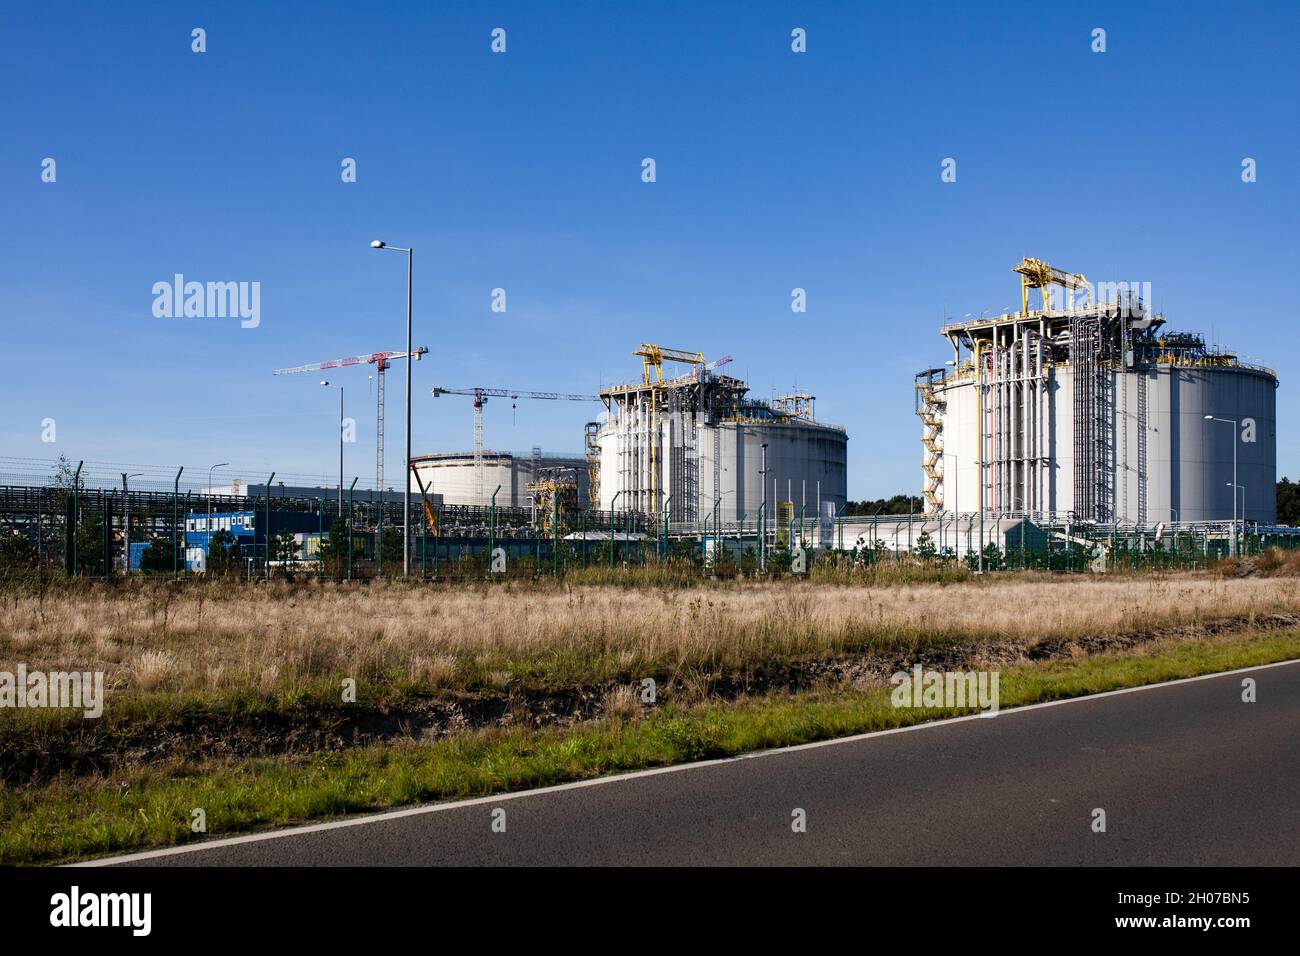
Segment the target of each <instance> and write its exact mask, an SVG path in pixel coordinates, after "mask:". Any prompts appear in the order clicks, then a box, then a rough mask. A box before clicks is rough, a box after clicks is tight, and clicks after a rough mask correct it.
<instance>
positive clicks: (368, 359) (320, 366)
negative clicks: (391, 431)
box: [271, 345, 429, 553]
mask: <svg viewBox="0 0 1300 956" xmlns="http://www.w3.org/2000/svg"><path fill="white" fill-rule="evenodd" d="M428 351H429V350H428V349H427V348H425V347H424V346H423V345H421V346H420V347H419V348H417V349H413V350H411V351H410V352H371V353H370V354H369V355H350V356H348V357H347V358H341V359H330V360H329V361H326V362H312V363H311V364H309V365H295V366H294V367H293V368H277V369H276V370H275V371H274V372H272V373H271V374H272V375H294V374H296V373H298V372H323V371H325V370H326V369H331V368H347V367H348V366H350V365H373V366H375V370H376V371H377V372H378V373H379V374H378V376H377V378H376V386H375V392H376V396H377V397H376V405H377V408H378V411H377V412H376V413H375V487H376V488H377V489H378V490H379V500H380V501H381V502H382V501H383V500H384V373H385V372H386V371H388V366H390V365H392V364H393V363H394V362H397V361H400V360H401V359H410V360H413V361H416V362H418V361H419V360H420V359H421V358H422V357H423V356H424V355H426V354H427V353H428ZM383 513H384V512H383V509H382V508H380V510H379V514H380V520H379V521H377V522H376V530H375V533H376V534H378V533H379V528H378V526H379V525H380V524H382V523H383V517H382V516H383ZM376 553H378V552H376Z"/></svg>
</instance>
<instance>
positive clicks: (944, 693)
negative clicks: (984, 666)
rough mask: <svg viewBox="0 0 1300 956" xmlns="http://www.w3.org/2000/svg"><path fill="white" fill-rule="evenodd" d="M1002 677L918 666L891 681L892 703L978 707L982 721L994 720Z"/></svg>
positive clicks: (984, 672)
mask: <svg viewBox="0 0 1300 956" xmlns="http://www.w3.org/2000/svg"><path fill="white" fill-rule="evenodd" d="M999 677H1000V672H999V671H964V672H963V671H926V670H922V668H921V665H920V664H917V665H916V666H915V667H913V668H912V671H911V673H908V672H907V671H898V672H897V673H895V674H894V675H893V676H892V677H890V678H889V683H890V684H892V685H893V687H894V690H893V693H891V694H890V701H891V702H892V703H893V705H894V706H895V707H936V708H954V707H975V708H978V709H979V711H980V716H981V717H994V716H996V715H997V712H998V681H999Z"/></svg>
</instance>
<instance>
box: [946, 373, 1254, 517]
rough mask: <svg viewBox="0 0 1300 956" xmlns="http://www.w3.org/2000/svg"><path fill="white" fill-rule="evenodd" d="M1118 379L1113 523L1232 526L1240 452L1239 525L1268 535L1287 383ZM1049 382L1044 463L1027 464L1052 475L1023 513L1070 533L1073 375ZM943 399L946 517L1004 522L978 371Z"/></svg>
mask: <svg viewBox="0 0 1300 956" xmlns="http://www.w3.org/2000/svg"><path fill="white" fill-rule="evenodd" d="M1107 374H1108V376H1109V378H1110V388H1111V393H1110V395H1109V400H1108V407H1105V408H1104V410H1103V415H1104V416H1105V425H1104V427H1103V428H1102V429H1101V432H1100V434H1101V439H1100V442H1101V444H1102V447H1103V451H1102V453H1101V456H1100V460H1101V461H1102V462H1103V469H1104V470H1103V474H1104V475H1107V476H1109V477H1108V479H1107V482H1108V489H1107V491H1106V492H1105V493H1104V495H1103V498H1104V500H1106V502H1107V513H1108V514H1110V515H1111V516H1112V519H1111V520H1114V521H1115V522H1117V523H1118V524H1120V525H1139V524H1143V525H1145V526H1148V527H1150V526H1152V525H1154V524H1155V523H1156V522H1159V521H1166V522H1168V521H1180V522H1187V521H1227V520H1231V519H1232V517H1233V496H1234V488H1233V450H1234V448H1233V446H1234V444H1235V446H1236V489H1237V490H1236V492H1235V494H1236V495H1237V516H1238V517H1243V516H1244V517H1245V519H1246V520H1247V521H1250V522H1258V523H1260V524H1271V523H1273V522H1275V521H1276V519H1277V502H1276V495H1275V486H1276V482H1277V396H1276V390H1277V379H1276V378H1275V377H1274V375H1273V373H1272V372H1270V371H1268V370H1267V369H1262V368H1257V367H1252V366H1248V365H1243V364H1207V365H1205V366H1191V367H1188V366H1181V365H1175V364H1153V365H1147V366H1146V367H1140V368H1136V369H1123V368H1119V369H1113V370H1111V371H1109V372H1108V373H1107ZM1045 376H1046V378H1045V388H1044V389H1043V390H1042V396H1041V398H1040V401H1041V402H1042V411H1041V416H1039V417H1038V418H1035V417H1033V416H1030V418H1029V420H1030V422H1031V423H1032V426H1033V427H1035V428H1041V429H1042V442H1041V444H1040V447H1041V448H1043V450H1044V452H1045V455H1044V458H1043V459H1042V461H1041V462H1037V461H1033V462H1029V463H1028V467H1030V468H1032V469H1034V471H1035V473H1036V474H1039V475H1041V490H1039V491H1037V492H1036V493H1035V494H1034V495H1033V496H1032V500H1030V501H1029V502H1028V504H1027V506H1024V507H1017V508H1016V509H1015V511H1016V512H1017V513H1019V512H1027V513H1029V514H1030V515H1032V516H1034V517H1037V518H1040V519H1043V520H1047V521H1066V520H1069V518H1070V516H1071V515H1072V514H1073V513H1075V512H1076V511H1078V510H1079V509H1077V508H1076V503H1075V444H1074V424H1075V409H1074V372H1073V369H1071V367H1070V366H1069V365H1064V364H1058V365H1054V366H1052V367H1050V368H1048V369H1046V370H1045ZM1140 379H1145V383H1143V382H1140V381H1139V380H1140ZM936 391H937V393H938V394H939V395H940V396H941V397H942V400H943V402H944V408H943V412H942V421H943V427H942V436H943V449H942V466H941V467H942V471H943V476H944V477H943V482H942V504H941V507H942V508H943V509H944V510H946V511H955V512H960V513H963V514H965V513H972V512H976V511H979V510H980V509H981V505H982V506H983V510H984V511H985V512H986V513H996V512H997V511H999V510H1000V509H999V508H998V507H997V506H996V503H995V501H994V500H993V499H994V496H993V491H992V488H991V484H992V481H993V480H994V479H993V476H992V474H991V472H992V470H993V467H994V466H993V465H992V464H991V458H992V457H993V455H992V454H991V453H990V445H991V442H992V438H991V431H992V429H991V427H989V426H986V428H985V429H984V436H983V438H984V440H983V443H982V444H983V456H982V457H981V440H980V437H981V430H980V428H979V417H980V407H981V402H980V396H979V395H978V390H977V388H976V384H975V377H974V370H973V368H971V367H970V366H969V364H967V365H965V366H963V368H962V370H960V371H959V372H958V373H957V374H956V375H953V376H950V377H949V378H948V379H947V380H946V382H945V383H944V384H943V385H941V386H938V388H937V389H936ZM1143 391H1145V395H1144V396H1143V395H1142V394H1141V393H1142V392H1143ZM989 401H990V399H989V397H988V394H986V396H985V402H989ZM1207 415H1210V416H1213V420H1209V421H1207V420H1206V417H1205V416H1207ZM984 416H985V420H986V422H988V421H989V420H991V419H992V418H993V415H992V413H991V411H990V409H989V408H988V407H985V408H984ZM1039 418H1041V421H1039ZM1143 433H1145V448H1144V447H1143V444H1144V443H1143V440H1142V438H1143ZM981 461H983V462H984V470H983V482H981V481H980V475H981V467H980V463H981ZM981 485H982V488H981ZM981 493H982V498H983V501H981ZM1144 499H1145V502H1144ZM1243 503H1244V512H1243V510H1242V509H1243Z"/></svg>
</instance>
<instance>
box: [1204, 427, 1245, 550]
mask: <svg viewBox="0 0 1300 956" xmlns="http://www.w3.org/2000/svg"><path fill="white" fill-rule="evenodd" d="M1205 420H1206V421H1207V422H1227V423H1228V424H1230V425H1231V426H1232V488H1233V492H1232V556H1233V557H1234V558H1235V557H1236V556H1237V491H1236V489H1237V488H1238V485H1237V427H1238V425H1237V420H1236V419H1235V418H1219V417H1218V416H1216V415H1206V416H1205Z"/></svg>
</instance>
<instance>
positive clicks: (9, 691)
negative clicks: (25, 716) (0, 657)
mask: <svg viewBox="0 0 1300 956" xmlns="http://www.w3.org/2000/svg"><path fill="white" fill-rule="evenodd" d="M3 707H50V708H62V709H70V710H80V711H81V712H82V714H83V715H84V716H86V717H90V718H94V717H100V716H102V715H103V713H104V672H103V671H95V672H93V673H92V672H91V671H49V672H48V673H47V672H46V671H29V670H28V669H27V665H26V664H19V665H18V671H17V673H14V672H12V671H0V708H3Z"/></svg>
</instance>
